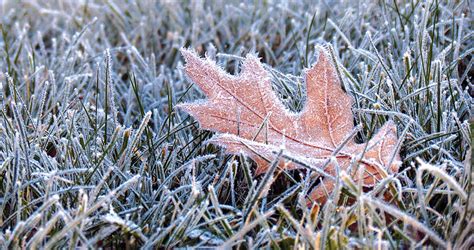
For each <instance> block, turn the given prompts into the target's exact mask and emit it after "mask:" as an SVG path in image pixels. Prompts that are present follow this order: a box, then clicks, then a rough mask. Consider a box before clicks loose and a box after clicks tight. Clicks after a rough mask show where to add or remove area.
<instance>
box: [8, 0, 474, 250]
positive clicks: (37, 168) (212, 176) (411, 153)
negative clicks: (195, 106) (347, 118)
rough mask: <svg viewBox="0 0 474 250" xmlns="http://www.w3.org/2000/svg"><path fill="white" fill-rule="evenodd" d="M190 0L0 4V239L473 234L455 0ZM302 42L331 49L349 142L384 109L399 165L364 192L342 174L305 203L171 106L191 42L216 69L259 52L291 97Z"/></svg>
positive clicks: (371, 243) (74, 241)
mask: <svg viewBox="0 0 474 250" xmlns="http://www.w3.org/2000/svg"><path fill="white" fill-rule="evenodd" d="M124 2H130V3H124ZM205 2H206V3H202V1H191V2H190V3H184V2H183V3H178V1H163V3H160V4H157V3H155V1H137V2H136V3H135V2H134V1H118V0H108V1H92V0H91V1H59V0H57V1H35V0H24V1H13V0H12V1H3V2H1V7H0V8H1V9H0V10H1V16H0V18H1V24H2V26H1V31H2V36H1V38H0V72H1V73H0V83H1V86H2V88H1V91H0V107H1V108H0V117H1V118H0V229H1V231H0V248H2V249H3V248H19V247H27V248H39V247H47V248H48V247H61V248H66V247H69V248H76V247H86V246H87V247H106V246H117V247H125V246H128V247H133V248H135V247H152V246H164V247H184V246H218V245H224V246H228V247H230V246H241V247H249V248H250V247H273V248H288V247H293V246H294V247H296V246H301V247H304V248H319V247H324V246H326V247H331V248H340V247H349V248H375V247H377V248H378V247H381V248H397V247H418V246H422V245H431V246H434V247H451V248H454V249H462V248H463V249H466V248H468V247H469V246H472V245H473V244H474V235H473V231H474V224H473V217H472V215H473V210H474V197H473V195H472V186H473V174H472V169H471V137H470V133H471V131H470V128H469V123H468V120H469V119H470V116H471V110H470V109H471V105H472V97H471V96H470V93H469V89H470V88H471V87H472V75H473V69H472V66H473V58H472V54H473V41H474V31H473V30H472V23H473V19H472V13H471V11H470V9H472V8H473V6H472V5H469V1H454V0H453V1H438V0H432V1H418V0H412V1H406V2H405V1H351V0H347V1H317V2H319V3H297V2H300V1H294V3H291V4H289V3H286V1H285V2H282V3H274V2H273V1H264V2H263V3H257V2H258V1H248V3H247V4H239V3H238V2H237V1H236V3H235V4H223V3H221V2H220V1H215V2H214V1H205ZM395 3H397V4H395ZM316 44H326V46H328V47H329V48H331V50H332V53H333V56H334V57H335V58H336V59H337V60H338V62H339V73H340V76H341V79H342V80H343V87H344V88H345V90H346V91H347V92H348V93H349V94H350V95H351V96H353V98H354V107H353V111H354V117H355V123H357V124H362V130H361V132H360V133H359V134H358V135H357V139H358V140H359V141H367V139H368V138H370V137H371V136H372V134H373V133H374V131H376V129H377V128H379V127H380V126H381V125H382V124H383V123H384V122H385V121H386V120H388V119H392V120H394V121H395V122H396V123H397V125H398V132H399V138H400V141H399V146H400V150H401V155H402V158H403V167H402V168H401V170H400V172H399V173H398V174H395V175H392V176H390V177H389V178H387V179H386V180H384V181H383V182H382V183H380V184H379V185H378V186H376V187H375V188H374V189H373V190H369V191H368V192H366V193H362V190H361V188H360V185H359V184H358V183H353V182H352V181H351V179H350V178H347V176H344V175H341V176H339V177H338V187H337V188H336V189H335V190H333V193H332V195H331V199H330V200H329V202H328V203H326V205H325V206H323V207H318V206H314V207H313V208H308V207H307V206H306V200H305V195H306V194H307V193H308V191H309V190H310V186H309V185H310V182H306V181H305V180H306V178H307V175H309V174H311V173H310V172H307V171H287V172H286V173H279V174H277V175H275V176H270V177H272V178H267V179H265V178H262V177H261V176H260V177H254V176H253V174H252V173H253V172H254V170H255V166H254V165H253V163H252V161H251V160H249V159H245V158H244V157H242V156H227V155H224V154H223V153H222V150H220V149H219V148H216V147H214V146H212V145H206V144H204V143H203V142H204V141H205V140H206V139H208V138H210V136H211V133H210V132H207V131H203V130H200V129H199V125H198V124H197V122H195V121H194V120H193V119H192V118H190V117H189V116H188V115H187V114H185V113H182V112H178V110H176V109H174V106H175V105H176V104H177V103H180V102H183V101H185V100H186V101H190V100H196V99H200V98H203V95H202V94H201V92H200V90H199V89H198V88H197V87H195V86H193V85H192V83H191V82H190V81H189V80H188V79H187V78H186V76H185V74H184V72H183V70H182V64H183V58H182V57H181V55H180V54H179V49H180V48H181V47H191V48H194V49H196V50H197V51H198V52H199V53H201V54H204V52H206V53H207V55H208V56H209V57H212V58H216V59H217V60H218V61H219V63H220V64H221V65H222V66H223V67H224V68H226V70H228V71H229V72H232V73H236V72H238V70H239V61H240V58H241V57H242V56H243V55H245V54H246V53H248V52H256V53H258V55H259V56H260V57H261V58H262V61H263V62H265V63H266V64H267V66H268V68H273V69H274V70H272V74H273V76H274V80H275V81H274V83H275V85H274V86H275V90H276V91H277V92H278V93H279V94H280V96H281V99H282V100H283V102H284V103H285V104H286V105H287V106H288V107H290V108H291V109H293V110H301V108H302V107H303V105H304V100H305V91H304V88H305V86H304V82H303V80H302V78H301V77H293V76H290V75H289V74H291V75H297V76H298V75H300V74H301V73H302V71H303V69H304V68H305V67H307V66H309V65H311V64H312V63H313V62H314V60H315V58H316V57H315V55H314V46H315V45H316ZM471 93H472V92H471ZM264 180H266V182H265V181H264ZM268 187H270V190H269V191H268V190H267V188H268ZM385 189H391V190H392V191H393V192H396V193H397V194H396V195H395V197H396V199H395V201H394V202H392V203H390V204H389V203H387V202H386V201H385V200H384V199H383V197H380V195H379V194H380V190H385ZM351 197H352V198H351ZM349 198H351V199H349Z"/></svg>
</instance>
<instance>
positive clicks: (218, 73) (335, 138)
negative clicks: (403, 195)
mask: <svg viewBox="0 0 474 250" xmlns="http://www.w3.org/2000/svg"><path fill="white" fill-rule="evenodd" d="M317 49H318V51H319V53H318V54H319V58H318V61H317V63H316V64H315V65H314V66H313V67H311V68H310V69H308V70H306V71H305V81H306V88H307V100H306V105H305V107H304V108H303V110H302V111H301V112H299V113H294V112H291V111H289V110H288V109H287V108H286V107H285V106H284V105H283V104H282V103H281V101H280V100H279V98H278V97H277V95H276V94H275V92H274V91H273V90H272V83H271V78H270V74H269V73H268V72H267V71H266V70H265V69H264V68H263V65H262V64H261V63H260V60H259V59H258V58H257V57H255V56H254V55H251V54H249V55H247V56H246V58H245V60H244V61H243V64H242V69H241V72H240V74H239V75H237V76H234V75H230V74H228V73H227V72H225V71H224V70H223V69H222V68H220V67H219V66H217V65H216V63H215V62H214V61H212V60H210V59H201V58H200V57H199V56H197V55H196V54H195V53H194V52H193V51H191V50H188V49H182V51H181V52H182V54H183V56H184V58H185V60H186V65H185V71H186V73H187V75H188V76H189V77H190V78H191V80H192V81H193V82H194V83H196V84H197V85H198V86H199V87H200V88H201V89H202V90H203V91H204V93H205V94H206V96H207V97H208V99H207V100H205V101H198V102H195V103H183V104H179V105H178V107H179V108H181V109H182V110H184V111H186V112H187V113H189V114H191V115H192V116H193V117H194V118H195V119H197V120H198V121H199V123H200V125H201V127H202V128H203V129H206V130H210V131H215V132H218V133H217V134H216V135H215V136H214V137H212V138H211V139H210V140H209V141H208V142H210V143H212V144H216V145H219V146H223V147H224V148H225V150H226V152H227V153H229V154H244V155H246V156H248V157H250V158H251V159H253V160H254V161H255V163H256V164H257V170H256V174H257V175H259V174H261V173H264V172H265V171H266V170H267V169H268V167H269V165H270V162H272V161H273V160H274V159H275V157H276V156H277V154H276V153H275V152H279V150H280V148H281V147H282V146H283V147H284V149H285V150H284V153H285V156H286V157H285V158H286V159H294V160H295V161H297V162H298V161H299V162H300V163H295V161H288V160H285V159H280V162H279V166H280V167H281V168H285V169H296V168H300V167H302V164H301V163H304V164H303V165H307V166H313V167H315V168H320V169H321V168H324V169H322V171H324V172H325V173H326V174H327V176H335V174H336V167H339V169H340V170H344V171H346V172H348V173H350V174H351V176H352V178H353V180H354V181H359V179H360V177H362V178H363V179H361V180H360V181H362V183H363V185H364V186H366V187H371V186H373V185H374V184H376V183H377V182H378V181H380V180H381V179H383V178H385V177H386V176H387V175H388V173H387V170H389V171H391V172H398V168H399V165H400V157H399V155H398V152H396V148H397V147H396V144H397V132H396V126H395V124H394V123H393V122H391V121H389V122H387V123H386V124H385V125H384V126H383V127H382V128H381V129H380V130H379V131H378V133H377V134H376V135H375V136H374V137H373V138H372V139H371V140H370V141H369V142H368V145H366V144H357V143H355V142H354V141H353V139H352V138H350V135H351V134H353V133H352V132H353V130H354V124H353V116H352V111H351V106H352V99H351V97H350V96H349V95H347V94H346V93H345V92H344V91H343V90H342V89H341V87H340V85H341V84H340V81H339V79H338V77H337V75H336V71H335V70H336V69H335V67H334V65H333V64H332V63H331V62H330V60H329V57H328V55H327V52H326V50H325V49H324V48H322V47H318V48H317ZM348 139H349V140H348ZM331 157H333V158H332V159H336V161H337V163H335V162H334V161H330V162H329V164H328V159H331ZM361 167H363V168H361ZM357 169H364V172H363V173H361V172H360V170H357ZM334 185H335V181H334V178H322V181H321V182H320V184H319V185H318V186H316V187H315V188H314V189H313V191H312V192H311V194H310V199H311V200H313V201H319V202H321V203H322V202H324V201H325V199H326V198H327V195H328V192H327V190H332V189H333V187H334Z"/></svg>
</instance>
